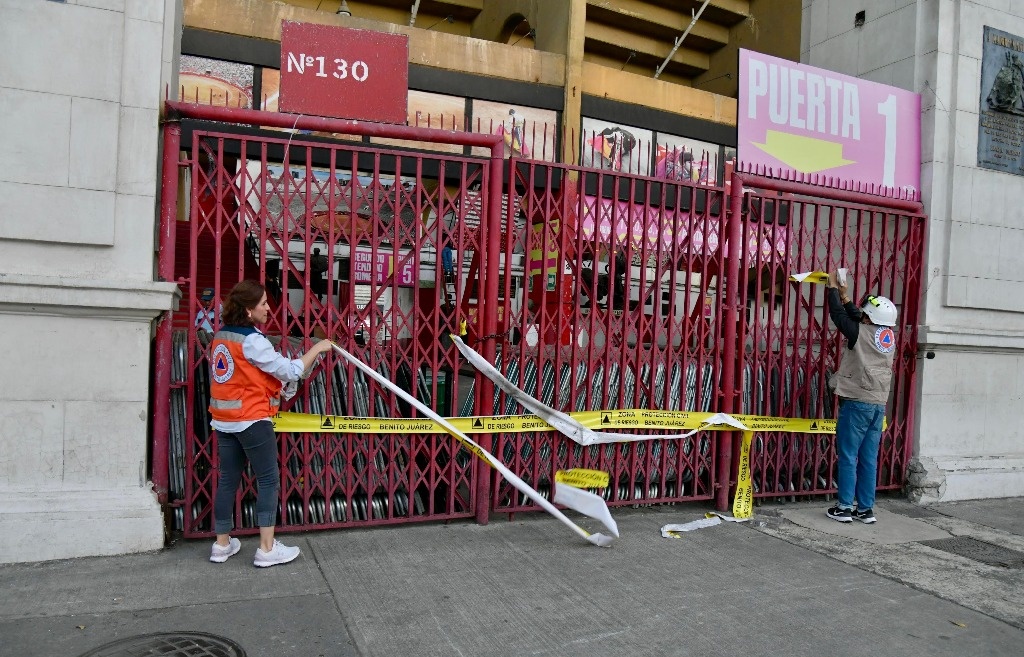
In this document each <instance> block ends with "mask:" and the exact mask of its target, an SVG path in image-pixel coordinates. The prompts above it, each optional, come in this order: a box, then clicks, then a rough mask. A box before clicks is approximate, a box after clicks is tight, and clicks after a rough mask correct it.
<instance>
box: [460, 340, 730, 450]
mask: <svg viewBox="0 0 1024 657" xmlns="http://www.w3.org/2000/svg"><path fill="white" fill-rule="evenodd" d="M451 337H452V341H453V342H454V343H455V346H457V347H458V348H459V351H460V352H461V353H462V355H463V357H464V358H465V359H466V360H467V361H469V363H470V364H471V365H472V366H473V367H475V368H476V369H478V370H479V371H480V373H481V374H483V375H484V376H486V377H487V378H488V379H490V380H491V381H493V382H494V385H496V386H498V387H499V388H500V389H501V390H502V391H503V392H504V393H505V394H506V395H508V396H509V397H512V398H513V399H515V400H516V402H518V403H519V404H520V405H521V406H522V407H523V408H525V409H526V410H528V411H530V412H531V413H533V414H534V415H536V416H537V417H539V418H540V419H542V420H544V421H545V422H547V423H548V424H550V425H551V426H552V427H554V428H555V429H556V430H558V432H559V433H561V434H563V435H565V436H566V437H568V438H571V439H572V440H573V441H575V442H577V443H579V444H580V445H602V444H605V443H624V442H637V441H641V440H679V439H681V438H689V437H690V436H692V435H694V434H695V433H697V432H699V431H702V430H703V429H704V428H705V427H709V426H718V425H727V426H731V427H733V428H735V429H738V430H740V431H748V429H747V427H746V426H745V425H744V424H743V423H742V422H740V421H739V420H737V419H736V418H734V417H732V416H731V415H728V414H726V413H715V414H714V415H712V416H711V417H709V418H708V419H707V421H706V422H705V423H704V424H702V425H701V426H700V427H697V428H696V429H694V430H693V431H690V432H687V433H678V434H667V435H666V434H655V435H637V434H632V433H613V432H610V431H594V430H593V429H591V428H589V427H585V426H583V425H582V424H580V423H579V422H578V421H577V420H576V419H575V418H573V417H572V416H570V415H568V414H566V413H563V412H561V411H559V410H556V409H554V408H551V407H550V406H548V405H547V404H545V403H544V402H542V401H540V400H539V399H537V398H535V397H532V396H530V395H528V394H527V393H526V392H525V391H523V390H522V389H520V388H518V387H517V386H516V385H515V384H514V383H512V382H511V381H509V380H508V379H506V378H505V376H504V375H503V374H502V373H501V372H499V371H498V369H497V368H495V367H494V366H493V365H491V364H490V363H488V362H487V359H485V358H484V357H483V356H481V355H480V354H479V353H477V352H476V351H475V350H474V349H473V348H472V347H470V346H469V345H467V344H466V343H465V342H463V341H462V338H460V337H459V336H457V335H454V334H453V335H452V336H451Z"/></svg>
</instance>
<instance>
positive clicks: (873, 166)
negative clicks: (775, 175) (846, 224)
mask: <svg viewBox="0 0 1024 657" xmlns="http://www.w3.org/2000/svg"><path fill="white" fill-rule="evenodd" d="M737 123H738V132H739V135H738V145H737V159H738V160H739V161H740V163H741V165H743V166H744V168H750V167H754V168H759V167H768V168H771V169H774V170H776V171H796V172H799V173H802V174H807V175H811V174H815V175H818V176H822V177H824V178H835V179H838V180H844V181H852V182H855V183H861V184H864V183H866V184H868V185H880V186H884V187H890V188H897V189H900V190H903V191H906V192H912V193H913V194H914V195H917V193H918V190H919V189H920V186H921V96H920V95H919V94H916V93H913V92H910V91H905V90H903V89H898V88H896V87H891V86H888V85H884V84H879V83H877V82H869V81H867V80H861V79H858V78H853V77H850V76H848V75H841V74H839V73H833V72H832V71H826V70H824V69H820V68H815V67H813V66H805V65H803V64H797V63H795V62H791V61H789V60H786V59H779V58H778V57H771V56H769V55H763V54H761V53H757V52H752V51H750V50H745V49H741V50H740V92H739V104H738V108H737Z"/></svg>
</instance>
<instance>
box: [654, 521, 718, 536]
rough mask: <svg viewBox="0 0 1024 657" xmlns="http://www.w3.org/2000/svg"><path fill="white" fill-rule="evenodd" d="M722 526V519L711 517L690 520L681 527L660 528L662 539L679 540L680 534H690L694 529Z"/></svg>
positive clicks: (668, 526)
mask: <svg viewBox="0 0 1024 657" xmlns="http://www.w3.org/2000/svg"><path fill="white" fill-rule="evenodd" d="M720 524H722V519H721V518H719V517H718V516H711V517H710V518H701V519H700V520H692V521H690V522H685V523H683V524H681V525H665V526H663V527H662V528H661V537H662V538H679V535H680V534H681V533H682V532H692V531H693V530H695V529H704V528H705V527H714V526H715V525H720Z"/></svg>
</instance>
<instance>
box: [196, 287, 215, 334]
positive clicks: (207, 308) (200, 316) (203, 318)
mask: <svg viewBox="0 0 1024 657" xmlns="http://www.w3.org/2000/svg"><path fill="white" fill-rule="evenodd" d="M216 324H217V317H216V315H215V314H214V312H213V288H212V287H207V288H203V294H202V296H200V297H199V312H197V313H196V319H195V325H196V328H197V329H199V330H200V331H207V332H209V333H213V332H214V328H215V327H216Z"/></svg>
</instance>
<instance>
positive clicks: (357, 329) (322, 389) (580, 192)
mask: <svg viewBox="0 0 1024 657" xmlns="http://www.w3.org/2000/svg"><path fill="white" fill-rule="evenodd" d="M169 109H170V110H171V114H172V115H175V116H176V117H179V118H185V119H189V118H191V119H193V120H194V119H202V120H204V121H206V122H193V123H192V124H190V125H189V126H188V127H189V132H188V134H189V140H188V143H186V144H181V143H180V134H181V126H180V124H179V123H178V122H177V121H170V122H168V123H166V124H165V126H164V179H163V182H164V186H163V190H162V214H161V253H160V275H161V277H163V278H164V279H166V280H175V281H177V282H178V284H179V287H180V288H181V290H182V303H181V307H180V309H179V310H178V311H176V312H174V313H172V314H171V315H170V316H169V317H168V318H166V319H165V320H163V321H162V322H161V324H160V325H159V327H158V335H157V368H156V381H155V383H154V399H155V407H154V424H153V429H154V431H153V433H154V438H153V441H154V442H153V473H152V474H153V480H154V482H155V483H156V485H157V489H158V491H159V492H160V493H161V494H162V496H163V498H164V499H165V500H166V501H167V502H169V503H170V505H171V506H172V507H173V508H174V509H175V524H176V526H178V527H180V528H181V529H182V530H183V531H184V533H185V535H186V536H204V535H209V534H210V533H211V530H212V500H213V495H214V491H215V486H216V476H215V473H216V469H217V454H216V449H215V439H214V437H213V436H212V435H211V431H210V429H209V417H208V414H207V411H206V404H207V399H208V382H207V376H208V375H207V371H208V363H207V356H206V348H205V346H206V344H208V341H209V338H210V333H209V332H208V331H207V330H205V329H208V328H210V327H211V325H216V322H217V316H218V315H217V314H218V312H219V311H218V308H217V300H218V299H222V298H223V297H224V295H225V294H226V293H227V291H228V290H229V289H230V287H231V286H232V285H234V283H236V282H237V281H238V280H241V279H242V278H256V279H259V280H261V281H263V282H264V283H265V284H266V285H267V287H268V289H269V290H270V292H271V295H270V296H271V297H272V305H273V308H274V310H273V313H272V316H271V319H270V321H269V322H268V325H267V326H265V327H264V329H265V332H266V333H267V334H268V335H270V336H276V337H277V339H279V340H280V349H281V350H282V351H283V352H285V353H299V352H301V351H304V350H305V349H306V348H308V346H309V341H310V340H311V339H313V338H315V337H329V338H331V339H332V340H334V341H336V342H337V343H339V344H340V345H341V346H343V347H344V348H345V349H347V350H348V351H350V352H352V353H354V354H356V355H357V356H359V357H360V358H362V359H363V360H364V361H366V362H367V363H369V364H370V365H371V366H373V367H375V368H376V369H377V370H378V371H379V372H380V373H381V374H383V375H385V376H386V377H387V378H389V379H391V380H393V381H395V382H396V383H398V384H399V385H400V386H402V387H403V388H405V389H406V390H407V391H409V392H410V393H411V394H414V395H416V396H417V398H419V399H420V400H421V401H423V402H424V403H427V404H428V405H431V406H432V407H433V408H434V409H435V410H436V411H438V412H439V413H440V414H442V415H449V416H456V415H464V416H468V415H482V416H501V415H509V414H516V413H519V412H521V409H519V407H518V406H517V404H516V403H515V402H514V401H513V400H511V399H508V398H506V396H505V395H504V394H503V393H500V392H498V391H496V390H495V388H494V387H493V385H492V384H491V383H490V381H489V380H488V379H486V378H484V377H483V376H481V375H479V374H477V373H475V372H473V371H471V370H469V369H468V366H467V365H466V364H465V363H463V362H462V361H461V359H460V358H459V354H458V351H457V350H456V349H455V348H454V346H453V345H452V344H451V342H450V340H448V339H447V337H446V336H447V335H448V333H449V332H453V331H460V330H461V329H463V327H464V330H465V339H466V340H467V342H468V343H469V344H470V345H471V346H473V347H474V348H476V349H477V350H478V351H480V352H481V353H483V355H484V357H485V358H486V359H487V360H488V361H490V362H492V363H494V364H495V365H496V367H497V368H498V369H499V370H501V371H502V372H503V373H504V374H505V375H506V376H507V377H508V378H509V379H511V380H512V381H513V382H515V383H516V384H517V385H519V387H521V388H523V389H524V390H525V391H526V392H527V393H528V394H531V395H533V396H534V397H536V398H538V399H540V400H541V401H543V402H545V403H547V404H549V405H551V406H554V407H556V408H558V409H560V410H564V411H570V412H571V411H591V410H604V409H659V410H692V411H722V412H734V413H740V412H744V413H756V414H763V415H781V416H793V417H834V407H833V401H834V398H833V396H832V394H831V393H830V392H829V391H828V390H827V387H826V385H825V379H826V377H827V375H828V374H829V373H830V372H831V371H832V370H834V369H835V367H836V364H837V362H838V360H837V359H838V354H839V345H840V338H839V336H838V334H837V332H836V331H835V330H834V328H832V327H831V326H830V325H829V323H828V321H827V317H826V316H825V312H824V309H823V291H822V287H821V286H814V285H798V284H795V283H792V282H789V281H788V276H789V275H790V274H792V273H796V272H801V271H813V270H834V269H835V268H836V267H838V266H848V267H850V269H851V275H852V276H853V280H854V284H855V287H856V289H857V290H858V293H860V292H867V291H871V292H875V293H880V294H884V295H886V296H889V297H890V298H891V299H893V301H895V302H896V303H897V305H899V306H900V310H901V313H900V325H899V327H898V328H899V330H898V332H897V335H898V336H899V345H900V352H899V353H900V357H899V359H898V361H897V372H896V384H895V392H894V397H893V402H892V405H891V408H890V412H889V425H888V429H887V431H886V434H885V436H884V438H883V446H882V451H881V454H880V475H879V487H880V488H895V487H898V486H900V485H901V484H902V480H903V476H904V467H905V463H906V460H907V458H908V457H909V454H910V450H911V447H912V435H913V434H912V427H913V407H914V403H913V401H914V399H913V386H914V370H915V367H914V365H915V362H916V361H915V357H916V323H917V314H918V297H919V295H920V291H921V288H920V285H921V257H922V245H923V233H924V217H923V216H922V215H921V214H920V206H919V205H918V204H916V203H911V202H908V201H901V200H898V199H891V198H883V197H878V196H870V195H867V194H862V193H858V192H853V191H840V190H831V189H825V188H818V187H812V186H811V185H807V184H800V183H795V182H784V181H778V180H771V179H768V178H762V177H757V176H752V175H750V174H738V173H737V174H732V175H731V178H730V180H731V188H730V187H729V186H724V187H717V186H708V185H706V184H702V183H694V182H690V181H679V180H666V179H656V178H651V177H644V176H637V175H630V174H623V173H619V172H613V171H607V170H597V169H588V168H581V167H575V166H567V165H557V164H552V163H548V162H539V161H525V160H515V159H513V160H503V159H502V155H503V151H502V148H503V146H502V142H501V140H500V137H494V136H491V135H484V134H472V133H455V132H450V131H437V130H424V129H418V128H408V127H404V126H402V127H398V126H383V125H377V124H365V123H362V124H357V123H351V122H344V121H334V120H328V119H317V118H309V117H302V118H301V119H299V120H298V121H295V120H294V119H293V117H290V116H283V115H278V114H265V113H260V112H252V111H249V110H235V109H219V108H210V107H200V106H192V105H183V104H176V103H170V104H169ZM210 121H223V122H224V123H227V124H248V125H252V126H263V127H276V128H283V129H286V130H291V131H289V132H282V133H277V134H271V133H267V132H259V133H254V132H250V133H247V134H243V133H240V132H239V131H238V130H237V129H234V128H235V126H232V125H225V124H224V123H211V122H210ZM294 129H299V130H304V131H315V132H317V133H323V135H324V136H329V137H331V138H329V139H319V138H316V135H315V136H314V137H312V138H311V137H308V136H306V135H304V134H301V133H294ZM339 133H340V134H339ZM353 136H354V137H355V138H360V137H362V138H363V141H343V140H344V139H351V138H353ZM378 137H383V138H388V139H411V140H419V141H437V142H442V143H448V144H454V145H456V146H461V147H462V148H461V149H456V150H462V151H464V152H463V153H437V152H430V153H425V152H420V151H413V150H408V149H404V150H403V149H401V148H398V147H395V146H392V145H390V144H389V145H387V146H384V145H381V144H379V143H368V142H367V138H378ZM481 148H483V149H487V150H486V151H484V152H488V151H489V155H490V156H489V157H486V156H479V155H476V153H479V152H481V150H480V149H481ZM182 150H184V151H185V152H186V153H187V156H186V157H185V158H184V159H181V160H180V161H179V152H180V151H182ZM179 169H181V170H182V171H184V172H186V173H187V175H185V176H184V177H183V179H184V180H185V181H186V182H187V183H188V184H187V186H185V187H184V188H183V191H185V192H186V194H185V195H184V198H185V199H187V200H186V205H187V208H188V213H187V215H184V214H183V215H182V216H180V217H179V211H178V201H177V199H178V198H179V197H181V196H182V195H179V194H178V193H177V187H178V175H177V174H178V171H179ZM733 282H735V284H733ZM206 290H209V293H208V294H205V293H204V291H206ZM206 297H209V299H206ZM204 320H205V321H206V322H207V323H206V324H204ZM332 356H333V355H332ZM286 410H294V411H301V412H307V413H313V414H321V415H344V416H349V417H355V418H402V417H414V416H415V413H414V411H412V410H411V409H410V408H409V407H408V405H406V404H405V403H404V402H401V401H399V400H396V399H395V398H394V397H393V396H392V395H390V394H388V393H387V391H385V390H382V389H380V388H379V387H378V386H377V385H376V384H375V383H374V382H372V381H369V380H367V379H366V378H364V377H363V376H362V375H361V373H359V372H358V371H357V370H353V368H352V367H350V366H347V365H346V364H344V363H342V362H339V361H338V360H337V359H335V358H333V357H328V358H326V359H325V361H324V362H323V363H321V365H320V366H318V368H317V369H316V370H315V371H314V374H313V375H312V376H311V377H310V378H309V379H306V380H305V381H304V382H302V384H301V386H300V392H299V394H298V395H297V397H296V399H295V400H294V401H293V403H292V405H291V406H290V407H287V408H286ZM637 432H638V433H643V431H642V430H640V429H639V428H638V429H637ZM648 433H649V432H648ZM280 435H281V439H280V458H281V466H282V487H281V497H280V506H279V519H278V523H279V526H280V527H281V529H284V530H307V529H319V528H334V527H345V526H362V525H371V524H394V523H406V522H416V521H423V520H439V519H453V518H468V517H475V518H476V519H477V520H478V521H480V522H486V520H487V515H488V513H489V512H494V511H497V512H503V513H511V512H517V511H527V510H534V509H535V508H536V507H535V506H533V505H532V504H530V503H529V501H528V500H524V499H522V498H520V496H519V495H518V493H517V492H516V491H515V490H514V489H513V488H511V487H510V486H508V485H507V483H506V482H504V480H502V479H501V478H500V477H499V476H498V475H496V474H493V473H492V472H491V471H489V470H487V469H485V468H484V466H483V465H482V464H481V463H480V462H478V461H475V460H474V459H472V458H471V455H470V454H469V453H468V452H466V451H465V450H463V449H460V448H459V447H458V445H457V444H456V443H455V442H454V441H453V440H452V439H450V438H449V437H447V436H439V435H434V434H412V435H408V434H394V433H375V432H371V431H367V432H366V433H298V434H291V433H282V434H280ZM476 439H477V440H478V442H479V443H480V444H481V445H482V446H483V447H484V448H486V449H490V450H491V451H492V452H493V453H494V454H495V455H496V456H497V457H498V458H499V459H501V460H502V461H504V462H505V463H506V465H508V466H509V468H510V469H511V470H513V471H514V472H516V473H517V474H518V475H519V476H521V477H522V478H523V479H524V480H525V481H527V482H528V483H530V484H531V485H533V486H534V487H535V488H537V489H538V490H539V491H540V492H541V493H542V494H545V495H550V493H551V486H552V481H553V479H554V474H555V472H556V471H557V470H562V469H567V468H572V467H586V468H594V469H600V470H604V471H606V472H608V473H609V474H610V478H611V484H610V485H609V487H608V488H607V489H604V490H603V491H601V492H602V493H603V494H604V496H605V498H606V499H608V501H609V504H612V505H624V504H629V505H637V504H653V503H672V502H676V501H692V500H715V503H716V505H717V506H719V508H724V506H725V504H726V502H727V499H728V494H729V491H730V486H731V485H732V483H733V481H734V478H735V474H734V468H735V464H734V459H733V456H732V454H733V453H734V450H735V448H736V447H737V443H736V442H735V441H736V440H737V438H736V437H734V436H732V435H730V434H727V433H707V432H705V433H700V434H697V435H696V436H694V437H692V438H690V439H685V440H647V441H641V442H631V443H619V444H611V445H601V446H589V447H583V446H580V445H578V444H576V443H574V442H572V441H571V440H570V439H568V438H566V437H564V436H562V435H560V434H557V433H555V432H546V431H538V432H535V433H512V432H510V433H496V434H493V436H491V435H477V436H476ZM832 444H833V441H832V439H831V437H825V438H823V437H821V436H813V437H807V436H803V435H800V434H792V433H764V434H758V438H757V442H756V444H755V447H754V453H753V455H752V468H753V472H754V481H755V489H756V491H757V493H756V494H757V495H758V496H759V497H769V496H770V497H778V496H795V495H808V494H823V493H828V492H832V491H834V489H835V485H834V468H835V454H834V450H833V448H832ZM254 500H255V482H254V480H253V479H252V478H251V477H250V476H248V474H247V476H246V477H245V478H244V481H243V485H242V489H241V490H240V493H239V497H238V500H237V504H236V510H235V513H236V515H235V522H236V526H238V527H239V528H240V531H242V532H243V533H244V532H253V531H255V527H254V524H255V523H254Z"/></svg>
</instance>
